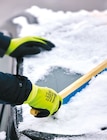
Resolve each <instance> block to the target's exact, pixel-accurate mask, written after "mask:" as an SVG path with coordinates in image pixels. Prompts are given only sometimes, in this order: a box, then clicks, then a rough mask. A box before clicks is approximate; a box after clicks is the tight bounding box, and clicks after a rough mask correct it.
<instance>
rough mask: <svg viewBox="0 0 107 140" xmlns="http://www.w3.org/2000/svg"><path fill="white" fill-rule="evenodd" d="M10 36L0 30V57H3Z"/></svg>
mask: <svg viewBox="0 0 107 140" xmlns="http://www.w3.org/2000/svg"><path fill="white" fill-rule="evenodd" d="M10 41H11V38H10V37H8V36H5V35H4V34H3V33H1V32H0V57H3V55H4V54H5V52H6V50H7V48H8V46H9V44H10Z"/></svg>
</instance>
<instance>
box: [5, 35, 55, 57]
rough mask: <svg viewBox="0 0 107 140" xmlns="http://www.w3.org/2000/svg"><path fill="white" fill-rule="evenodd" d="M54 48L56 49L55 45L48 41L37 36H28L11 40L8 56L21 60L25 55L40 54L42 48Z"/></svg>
mask: <svg viewBox="0 0 107 140" xmlns="http://www.w3.org/2000/svg"><path fill="white" fill-rule="evenodd" d="M53 47H55V45H54V44H53V43H51V42H50V41H48V40H46V39H43V38H41V37H36V36H27V37H22V38H15V39H11V42H10V44H9V47H8V49H7V51H6V54H7V55H10V56H12V57H16V58H20V57H23V56H25V55H32V54H38V53H40V51H41V48H43V49H45V50H51V49H52V48H53Z"/></svg>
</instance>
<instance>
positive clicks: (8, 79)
mask: <svg viewBox="0 0 107 140" xmlns="http://www.w3.org/2000/svg"><path fill="white" fill-rule="evenodd" d="M31 89H32V84H31V82H30V80H28V79H27V77H24V76H16V75H11V74H5V73H2V72H0V100H2V101H5V102H7V103H9V104H12V105H20V104H22V103H23V102H24V101H25V100H26V99H27V98H28V96H29V94H30V92H31Z"/></svg>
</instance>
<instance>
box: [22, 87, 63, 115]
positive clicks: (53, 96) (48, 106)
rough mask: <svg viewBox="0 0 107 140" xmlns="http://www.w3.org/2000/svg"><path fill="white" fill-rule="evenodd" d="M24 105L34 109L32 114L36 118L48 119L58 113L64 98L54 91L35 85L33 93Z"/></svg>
mask: <svg viewBox="0 0 107 140" xmlns="http://www.w3.org/2000/svg"><path fill="white" fill-rule="evenodd" d="M24 103H27V104H29V106H31V107H32V109H31V114H32V115H34V116H35V117H47V116H50V115H54V114H55V113H56V112H57V111H58V109H59V108H60V106H61V104H62V98H61V97H60V96H59V95H58V94H57V93H56V92H55V91H54V90H53V89H50V88H47V87H39V86H36V85H33V87H32V91H31V93H30V95H29V97H28V99H27V100H26V101H25V102H24Z"/></svg>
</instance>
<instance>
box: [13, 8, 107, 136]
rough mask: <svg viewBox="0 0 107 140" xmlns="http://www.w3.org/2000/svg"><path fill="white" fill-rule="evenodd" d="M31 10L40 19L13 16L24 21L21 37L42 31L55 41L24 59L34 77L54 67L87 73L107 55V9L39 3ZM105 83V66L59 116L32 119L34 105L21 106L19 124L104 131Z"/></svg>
mask: <svg viewBox="0 0 107 140" xmlns="http://www.w3.org/2000/svg"><path fill="white" fill-rule="evenodd" d="M27 11H28V12H30V13H31V14H33V15H34V16H35V17H37V19H38V21H39V24H32V25H30V24H28V23H27V21H26V19H25V18H23V17H19V18H16V19H14V22H15V23H18V24H20V25H21V26H22V29H21V32H20V34H19V36H21V37H22V36H26V35H36V36H42V37H44V38H47V39H49V40H50V41H52V42H54V44H55V45H56V47H55V48H53V50H52V51H49V52H47V51H44V52H42V53H40V54H38V55H34V56H32V57H29V58H24V70H23V74H24V75H26V76H28V77H29V79H30V80H31V81H32V82H34V83H36V81H37V80H38V79H41V78H43V76H44V75H46V74H48V73H49V70H50V69H51V67H54V66H60V67H63V68H68V69H69V70H70V71H71V72H77V73H81V74H85V73H87V72H88V71H89V70H91V69H92V68H93V67H95V66H96V65H98V64H99V63H100V62H102V61H103V60H105V59H106V58H107V11H104V12H98V11H93V12H87V11H79V12H75V13H73V12H66V13H64V12H62V11H59V12H53V11H52V10H47V9H40V8H38V7H36V6H33V7H32V8H30V9H28V10H27ZM23 20H24V22H23ZM23 23H24V24H23ZM106 83H107V72H106V71H105V72H103V73H102V74H100V75H98V76H97V77H96V78H93V79H92V80H91V81H90V83H89V86H87V87H86V88H85V89H83V90H82V91H81V92H80V93H78V94H77V95H76V96H75V97H73V98H72V99H71V101H70V102H69V103H68V104H66V105H63V106H62V107H61V109H60V110H59V112H58V113H57V114H56V118H57V119H55V120H54V119H53V118H52V117H49V118H42V119H38V118H34V117H33V116H31V115H29V110H30V108H29V107H28V106H26V105H23V117H24V120H23V122H22V123H21V124H20V125H19V129H20V131H22V130H24V129H33V130H37V131H43V132H50V133H59V134H73V135H75V134H83V133H89V132H100V131H101V128H102V127H106V126H107V119H106V118H107V86H106ZM43 126H44V127H43Z"/></svg>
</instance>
